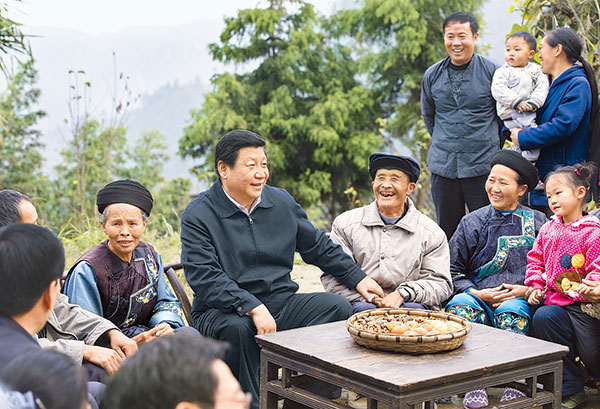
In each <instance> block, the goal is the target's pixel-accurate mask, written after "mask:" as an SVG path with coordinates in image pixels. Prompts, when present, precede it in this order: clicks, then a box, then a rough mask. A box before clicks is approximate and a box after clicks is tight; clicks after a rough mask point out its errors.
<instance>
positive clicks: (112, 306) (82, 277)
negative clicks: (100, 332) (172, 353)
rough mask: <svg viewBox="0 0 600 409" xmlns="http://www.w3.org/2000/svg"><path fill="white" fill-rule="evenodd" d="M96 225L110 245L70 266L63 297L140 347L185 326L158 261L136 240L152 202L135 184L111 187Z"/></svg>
mask: <svg viewBox="0 0 600 409" xmlns="http://www.w3.org/2000/svg"><path fill="white" fill-rule="evenodd" d="M96 202H97V205H98V211H99V212H100V213H101V214H102V217H101V220H100V223H101V224H102V229H103V230H104V233H106V235H107V236H108V240H105V241H103V242H102V243H100V244H98V245H97V246H96V247H94V248H92V249H91V250H89V251H87V252H86V253H85V254H84V255H82V256H81V257H80V258H79V259H78V260H77V261H76V262H75V264H74V265H73V267H71V270H70V271H69V275H68V276H67V280H66V282H65V287H64V292H65V294H67V295H68V296H69V299H70V301H71V302H72V303H74V304H79V305H80V306H81V307H83V308H85V309H86V310H88V311H91V312H93V313H95V314H98V315H100V316H103V317H105V318H107V319H109V320H110V321H112V322H113V323H114V324H115V325H117V326H118V327H119V328H120V329H121V331H123V333H124V334H125V335H127V336H129V337H131V338H134V339H135V340H136V341H138V343H141V342H145V341H147V340H149V339H152V338H154V337H157V336H163V335H169V334H172V333H173V329H174V328H180V327H183V326H184V323H183V319H182V317H181V303H180V302H179V301H178V300H177V299H176V298H175V296H174V295H173V293H172V292H171V290H170V289H169V286H168V285H167V283H166V280H165V276H164V274H163V268H162V259H161V257H160V255H159V254H158V253H157V252H156V250H155V249H154V247H152V245H151V244H149V243H146V242H143V241H140V239H141V236H142V234H143V233H144V230H145V229H146V222H147V220H148V216H149V215H150V211H151V210H152V205H153V198H152V195H151V194H150V192H149V191H148V189H146V188H145V187H144V186H142V185H141V184H140V183H138V182H136V181H133V180H118V181H116V182H112V183H109V184H108V185H106V186H105V187H104V188H103V189H101V190H100V191H99V192H98V195H97V199H96Z"/></svg>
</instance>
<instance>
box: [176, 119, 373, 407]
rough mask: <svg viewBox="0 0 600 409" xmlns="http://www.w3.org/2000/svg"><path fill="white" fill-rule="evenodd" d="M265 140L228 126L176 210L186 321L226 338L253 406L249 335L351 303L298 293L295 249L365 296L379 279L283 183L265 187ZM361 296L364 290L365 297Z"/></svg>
mask: <svg viewBox="0 0 600 409" xmlns="http://www.w3.org/2000/svg"><path fill="white" fill-rule="evenodd" d="M264 146H265V141H264V140H263V139H262V138H261V137H260V136H259V135H257V134H255V133H253V132H250V131H245V130H235V131H231V132H229V133H228V134H226V135H224V136H223V137H222V138H221V139H220V141H219V143H218V144H217V147H216V150H215V166H216V170H217V172H218V175H219V180H217V181H216V182H215V183H214V184H213V186H212V187H211V188H210V189H209V190H207V191H205V192H203V193H201V194H200V195H199V196H198V197H197V198H196V199H195V200H194V201H192V203H190V204H189V205H188V207H187V208H186V209H185V211H184V212H183V215H182V217H181V244H182V254H181V261H182V264H183V267H184V271H185V276H186V279H187V281H188V283H189V284H190V286H191V287H192V289H193V290H194V302H193V306H192V317H193V320H194V322H193V325H194V326H195V327H196V328H197V329H198V330H199V331H200V332H201V333H202V334H203V335H206V336H208V337H211V338H215V339H219V340H223V341H227V342H228V343H229V344H230V345H231V347H230V348H229V350H228V352H227V354H226V356H225V362H227V364H228V365H229V366H230V368H231V370H232V371H233V373H234V374H235V375H236V376H237V378H238V379H239V381H240V383H241V385H242V388H244V389H245V390H246V391H248V392H251V393H252V395H253V402H252V408H258V368H259V349H258V345H257V344H256V342H255V341H254V336H255V335H256V334H257V333H258V334H264V333H269V332H275V331H276V330H278V329H280V330H284V329H291V328H297V327H304V326H308V325H315V324H322V323H326V322H332V321H338V320H343V319H346V318H348V317H349V316H350V315H351V313H352V308H351V306H350V303H348V301H347V300H346V299H345V298H344V297H341V296H339V295H335V294H328V293H312V294H297V293H296V291H297V290H298V285H297V284H296V283H295V282H294V281H292V279H291V277H290V272H291V270H292V267H293V263H294V252H296V251H297V252H299V253H300V255H301V256H302V258H303V259H304V261H306V262H308V263H311V264H315V265H317V266H318V267H320V268H321V269H322V270H323V271H325V272H327V273H328V274H331V275H332V276H334V277H336V278H337V279H338V280H339V281H340V282H342V283H343V284H344V285H346V286H348V287H349V288H356V290H357V291H358V292H359V293H361V295H363V297H365V298H366V299H372V298H373V296H374V295H375V294H377V295H379V296H383V291H382V289H381V287H379V285H378V284H377V283H376V282H375V281H374V280H372V279H371V278H369V277H367V276H366V275H365V273H364V272H363V271H362V270H361V269H360V268H359V267H358V266H357V265H356V264H354V262H353V261H352V259H351V258H350V257H349V256H347V255H346V254H345V253H344V252H343V250H342V249H341V247H339V246H338V245H336V244H334V243H333V242H332V241H331V240H329V238H327V236H326V235H325V234H324V233H323V232H321V231H319V230H317V229H315V228H314V227H313V225H312V224H311V223H310V221H309V220H308V218H307V216H306V213H305V212H304V210H303V209H302V207H300V205H298V203H296V202H295V201H294V199H293V198H292V197H291V196H290V194H289V193H287V192H286V191H285V190H283V189H279V188H276V187H272V186H267V185H266V182H267V178H268V177H269V170H268V167H267V157H266V153H265V150H264ZM369 293H371V294H370V295H369Z"/></svg>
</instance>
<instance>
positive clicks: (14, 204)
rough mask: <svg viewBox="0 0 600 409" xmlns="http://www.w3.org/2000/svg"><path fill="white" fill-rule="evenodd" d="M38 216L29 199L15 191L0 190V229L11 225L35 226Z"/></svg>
mask: <svg viewBox="0 0 600 409" xmlns="http://www.w3.org/2000/svg"><path fill="white" fill-rule="evenodd" d="M37 220H38V215H37V211H36V210H35V207H34V206H33V203H32V202H31V199H30V198H29V197H27V196H26V195H24V194H23V193H20V192H17V191H16V190H11V189H4V190H0V227H4V226H8V225H9V224H13V223H29V224H37Z"/></svg>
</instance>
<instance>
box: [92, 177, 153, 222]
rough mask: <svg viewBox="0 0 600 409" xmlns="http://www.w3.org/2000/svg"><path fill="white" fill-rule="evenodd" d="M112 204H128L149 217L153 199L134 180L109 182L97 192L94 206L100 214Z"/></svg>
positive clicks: (147, 191) (148, 192)
mask: <svg viewBox="0 0 600 409" xmlns="http://www.w3.org/2000/svg"><path fill="white" fill-rule="evenodd" d="M114 203H128V204H130V205H134V206H137V207H139V208H140V209H141V210H142V211H143V212H144V213H146V215H147V216H150V212H151V211H152V205H153V204H154V199H153V198H152V194H151V193H150V191H149V190H148V189H146V188H145V187H144V186H143V185H142V184H140V183H138V182H136V181H135V180H130V179H125V180H117V181H115V182H111V183H109V184H108V185H106V186H104V187H103V188H102V189H100V190H99V191H98V195H97V196H96V205H97V206H98V211H99V212H100V213H102V212H104V209H106V207H107V206H108V205H111V204H114Z"/></svg>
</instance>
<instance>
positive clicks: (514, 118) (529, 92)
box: [492, 31, 549, 163]
mask: <svg viewBox="0 0 600 409" xmlns="http://www.w3.org/2000/svg"><path fill="white" fill-rule="evenodd" d="M536 48H537V42H536V40H535V38H534V37H533V35H531V34H530V33H527V32H525V31H519V32H517V33H513V34H511V35H509V36H508V38H507V39H506V49H505V51H504V60H505V61H506V63H505V64H504V65H502V66H501V67H500V68H498V69H497V70H496V72H495V73H494V78H493V80H492V95H493V97H494V99H495V100H496V110H497V112H498V116H499V117H500V119H501V120H502V121H503V122H504V126H505V127H506V128H508V129H511V128H535V127H536V126H537V124H536V122H535V111H536V110H538V109H539V108H540V107H541V106H542V105H544V102H545V101H546V96H547V95H548V88H549V82H548V77H547V76H546V74H544V73H543V72H542V67H541V66H540V65H538V64H535V63H533V62H531V61H530V60H531V59H532V58H533V56H534V55H535V52H536ZM507 132H509V131H507ZM513 149H515V150H517V151H520V149H519V148H518V147H517V146H515V147H514V148H513ZM521 154H522V155H523V157H524V158H525V159H527V160H529V161H531V162H533V163H535V162H536V161H537V159H538V158H539V156H540V150H539V149H531V150H524V151H522V152H521Z"/></svg>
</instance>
